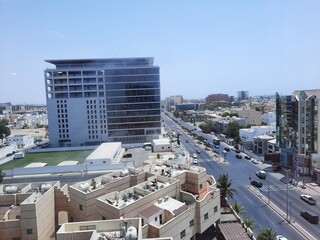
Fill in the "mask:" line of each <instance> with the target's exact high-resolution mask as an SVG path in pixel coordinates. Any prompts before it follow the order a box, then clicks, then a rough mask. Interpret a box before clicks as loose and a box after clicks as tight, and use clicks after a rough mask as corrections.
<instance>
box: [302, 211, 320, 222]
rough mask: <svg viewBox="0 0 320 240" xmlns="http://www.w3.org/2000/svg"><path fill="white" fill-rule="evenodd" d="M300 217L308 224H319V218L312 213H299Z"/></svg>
mask: <svg viewBox="0 0 320 240" xmlns="http://www.w3.org/2000/svg"><path fill="white" fill-rule="evenodd" d="M300 216H301V217H303V218H304V219H306V220H307V221H308V222H310V223H313V224H318V223H319V216H318V215H316V214H314V213H309V212H300Z"/></svg>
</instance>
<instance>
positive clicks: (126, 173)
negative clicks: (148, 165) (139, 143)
mask: <svg viewBox="0 0 320 240" xmlns="http://www.w3.org/2000/svg"><path fill="white" fill-rule="evenodd" d="M128 175H129V170H128V169H124V170H122V171H120V177H125V176H128Z"/></svg>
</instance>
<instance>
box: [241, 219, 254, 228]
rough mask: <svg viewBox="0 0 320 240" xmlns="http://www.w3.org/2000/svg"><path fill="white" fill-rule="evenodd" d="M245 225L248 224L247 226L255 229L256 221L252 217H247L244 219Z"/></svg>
mask: <svg viewBox="0 0 320 240" xmlns="http://www.w3.org/2000/svg"><path fill="white" fill-rule="evenodd" d="M243 223H244V225H246V227H247V228H250V229H251V230H253V228H254V222H253V220H252V219H250V218H247V219H245V220H243Z"/></svg>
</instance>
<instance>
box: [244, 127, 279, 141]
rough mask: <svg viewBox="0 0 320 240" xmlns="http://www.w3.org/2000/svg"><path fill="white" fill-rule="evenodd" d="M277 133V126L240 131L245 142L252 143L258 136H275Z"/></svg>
mask: <svg viewBox="0 0 320 240" xmlns="http://www.w3.org/2000/svg"><path fill="white" fill-rule="evenodd" d="M275 132H276V127H275V126H254V127H251V128H241V129H240V130H239V135H240V137H241V139H242V141H243V142H252V141H253V139H254V138H255V137H257V136H261V135H266V134H274V133H275Z"/></svg>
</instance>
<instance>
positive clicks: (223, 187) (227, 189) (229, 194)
mask: <svg viewBox="0 0 320 240" xmlns="http://www.w3.org/2000/svg"><path fill="white" fill-rule="evenodd" d="M231 185H232V180H231V179H229V177H228V174H222V175H220V177H219V179H218V182H217V188H219V189H220V203H221V206H222V207H227V206H228V200H227V199H228V198H233V196H234V194H236V193H237V190H236V189H233V188H231Z"/></svg>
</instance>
